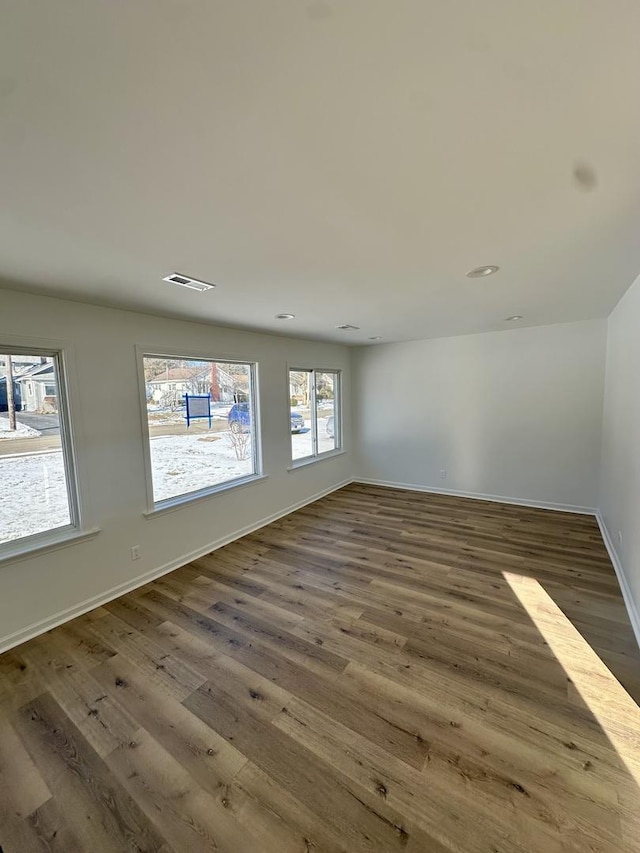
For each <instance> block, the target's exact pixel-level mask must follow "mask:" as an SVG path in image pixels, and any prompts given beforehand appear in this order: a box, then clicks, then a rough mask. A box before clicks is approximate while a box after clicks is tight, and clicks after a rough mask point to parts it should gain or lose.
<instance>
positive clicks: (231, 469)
mask: <svg viewBox="0 0 640 853" xmlns="http://www.w3.org/2000/svg"><path fill="white" fill-rule="evenodd" d="M0 420H2V419H0ZM308 426H309V424H308V422H307V428H308ZM27 429H28V427H27ZM32 432H35V430H32ZM318 435H319V442H318V444H319V448H318V449H319V451H320V452H321V453H322V452H324V451H326V450H333V439H332V438H329V437H328V436H327V431H326V418H318ZM22 437H24V434H23V436H22ZM231 441H232V439H231V434H230V433H229V432H222V433H213V432H212V433H205V434H204V435H203V434H202V433H200V434H199V435H198V434H196V435H167V436H158V437H156V438H152V439H151V442H150V446H151V458H152V462H153V466H152V467H153V490H154V498H155V500H156V501H162V500H167V499H169V498H174V497H178V496H180V495H185V494H188V493H189V492H195V491H197V490H198V489H206V488H208V487H210V486H214V485H217V484H219V483H224V482H227V481H229V480H235V479H237V478H238V477H245V476H246V475H248V474H251V473H252V471H253V459H252V457H251V446H250V442H249V444H248V447H247V453H248V457H249V458H248V459H242V460H239V459H237V458H236V454H235V450H234V449H233V445H232V443H231ZM291 447H292V451H293V453H292V455H293V458H294V459H301V458H303V457H304V456H308V455H309V454H310V453H311V432H310V431H309V432H303V433H299V434H294V435H292V436H291ZM0 483H2V486H3V488H2V489H1V490H0V542H8V541H11V540H14V539H19V538H22V537H23V536H31V535H33V534H34V533H41V532H43V531H45V530H51V529H52V528H55V527H61V526H63V525H65V524H69V523H70V519H69V508H68V501H67V491H66V482H65V472H64V465H63V461H62V452H61V451H56V452H54V453H34V454H22V455H19V456H12V457H2V456H0Z"/></svg>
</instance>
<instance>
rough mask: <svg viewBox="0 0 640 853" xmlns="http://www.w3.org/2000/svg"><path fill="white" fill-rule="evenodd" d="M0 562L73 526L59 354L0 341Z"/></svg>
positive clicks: (72, 478) (74, 502)
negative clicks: (13, 345) (1, 558)
mask: <svg viewBox="0 0 640 853" xmlns="http://www.w3.org/2000/svg"><path fill="white" fill-rule="evenodd" d="M0 483H1V484H2V488H0V556H2V554H3V552H4V553H5V554H6V553H11V552H13V551H14V550H15V547H16V544H17V545H18V546H22V545H24V546H25V547H27V548H28V547H29V546H31V545H33V547H38V545H41V544H47V543H48V542H50V541H57V540H59V539H62V538H64V536H65V534H68V533H69V532H71V531H72V530H73V529H74V528H77V527H78V504H77V494H76V485H75V476H74V473H73V458H72V454H71V445H70V440H69V415H68V410H67V403H66V393H65V385H64V372H63V369H62V356H61V354H60V353H59V352H55V351H51V350H36V351H26V350H21V349H16V348H14V347H12V351H11V352H8V347H6V348H5V347H3V346H2V343H1V342H0Z"/></svg>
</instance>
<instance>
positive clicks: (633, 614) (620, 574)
mask: <svg viewBox="0 0 640 853" xmlns="http://www.w3.org/2000/svg"><path fill="white" fill-rule="evenodd" d="M596 521H597V522H598V527H599V528H600V533H601V534H602V540H603V542H604V546H605V548H606V549H607V552H608V554H609V558H610V560H611V562H612V564H613V570H614V571H615V573H616V577H617V578H618V584H619V586H620V592H621V593H622V598H623V599H624V604H625V607H626V608H627V615H628V616H629V622H631V627H632V628H633V633H634V634H635V638H636V642H637V643H638V646H639V647H640V612H638V608H637V606H636V603H635V601H634V600H633V595H632V594H631V589H630V588H629V584H628V583H627V578H626V575H625V573H624V569H623V568H622V563H621V562H620V557H619V556H618V552H617V551H616V549H615V546H614V544H613V539H612V538H611V535H610V533H609V530H608V528H607V525H606V524H605V522H604V518H603V517H602V513H601V512H600V510H598V511H597V512H596Z"/></svg>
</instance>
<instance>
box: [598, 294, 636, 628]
mask: <svg viewBox="0 0 640 853" xmlns="http://www.w3.org/2000/svg"><path fill="white" fill-rule="evenodd" d="M598 506H599V508H600V515H601V521H603V522H604V525H605V527H606V530H607V533H608V538H609V540H610V541H609V542H608V544H609V547H610V549H612V550H613V552H614V557H616V558H617V562H618V568H619V569H620V570H621V573H622V575H623V583H622V585H623V591H624V592H625V594H626V598H627V607H628V609H629V611H630V616H631V619H632V622H634V627H635V629H636V634H637V636H638V641H639V642H640V279H638V280H636V282H635V283H634V284H633V285H632V287H631V288H630V289H629V290H628V291H627V293H626V294H625V296H623V298H622V299H621V301H620V302H619V303H618V305H617V306H616V308H615V309H614V311H613V312H612V314H611V316H610V317H609V323H608V340H607V368H606V381H605V397H604V418H603V436H602V468H601V479H600V499H599V503H598ZM618 531H620V533H621V534H622V542H620V539H619V536H618ZM625 581H626V584H625V583H624V582H625ZM625 586H626V587H627V589H624V587H625ZM629 599H631V601H630V600H629Z"/></svg>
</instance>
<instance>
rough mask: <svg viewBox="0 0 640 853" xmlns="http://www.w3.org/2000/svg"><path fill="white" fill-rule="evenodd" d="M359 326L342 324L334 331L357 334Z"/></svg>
mask: <svg viewBox="0 0 640 853" xmlns="http://www.w3.org/2000/svg"><path fill="white" fill-rule="evenodd" d="M359 328H360V326H352V325H351V323H342V324H341V325H340V326H336V329H342V331H343V332H357V331H358V329H359Z"/></svg>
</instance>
